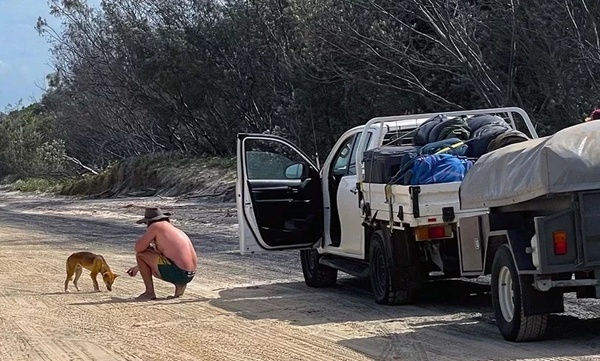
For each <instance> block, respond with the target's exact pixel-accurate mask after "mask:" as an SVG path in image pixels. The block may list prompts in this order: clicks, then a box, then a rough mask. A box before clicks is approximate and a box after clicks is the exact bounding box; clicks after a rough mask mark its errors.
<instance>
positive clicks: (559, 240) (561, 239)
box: [552, 231, 567, 256]
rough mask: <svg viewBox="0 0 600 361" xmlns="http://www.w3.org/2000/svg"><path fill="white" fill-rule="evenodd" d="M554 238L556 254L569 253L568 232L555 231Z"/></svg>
mask: <svg viewBox="0 0 600 361" xmlns="http://www.w3.org/2000/svg"><path fill="white" fill-rule="evenodd" d="M552 239H553V240H554V254H555V255H557V256H563V255H565V254H567V232H565V231H554V232H552Z"/></svg>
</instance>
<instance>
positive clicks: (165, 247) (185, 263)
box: [148, 222, 198, 271]
mask: <svg viewBox="0 0 600 361" xmlns="http://www.w3.org/2000/svg"><path fill="white" fill-rule="evenodd" d="M148 231H152V232H153V233H154V232H155V233H154V234H155V237H154V244H155V245H156V249H157V251H159V252H160V253H161V254H162V255H164V256H165V257H167V258H168V259H170V260H171V261H173V262H174V263H175V264H176V265H177V267H179V268H181V269H182V270H185V271H195V270H196V265H197V263H198V257H197V255H196V251H195V250H194V246H193V245H192V241H191V240H190V238H189V237H188V236H187V234H185V233H184V232H183V231H181V230H180V229H177V228H176V227H174V226H173V225H172V224H171V223H169V222H156V223H153V224H151V225H150V227H148Z"/></svg>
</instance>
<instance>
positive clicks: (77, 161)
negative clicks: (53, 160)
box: [65, 155, 99, 175]
mask: <svg viewBox="0 0 600 361" xmlns="http://www.w3.org/2000/svg"><path fill="white" fill-rule="evenodd" d="M65 159H67V160H68V161H71V162H73V163H75V164H77V165H78V166H80V167H82V168H84V169H86V170H88V171H90V172H92V173H93V174H96V175H98V174H99V173H98V171H96V170H94V169H92V168H90V167H88V166H87V165H85V164H83V163H81V161H80V160H79V159H77V158H73V157H69V156H68V155H65Z"/></svg>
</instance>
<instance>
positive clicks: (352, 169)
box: [348, 132, 373, 175]
mask: <svg viewBox="0 0 600 361" xmlns="http://www.w3.org/2000/svg"><path fill="white" fill-rule="evenodd" d="M372 135H373V133H371V132H369V133H367V141H366V142H365V145H364V146H365V148H366V147H368V146H369V142H370V141H371V136H372ZM361 137H362V133H358V134H357V135H356V138H355V140H354V145H353V146H352V156H351V157H350V163H349V165H348V175H355V174H356V153H358V151H357V148H358V143H359V142H360V138H361ZM362 152H364V149H363V150H362Z"/></svg>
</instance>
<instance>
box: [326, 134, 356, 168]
mask: <svg viewBox="0 0 600 361" xmlns="http://www.w3.org/2000/svg"><path fill="white" fill-rule="evenodd" d="M354 138H355V135H352V136H350V137H348V138H347V139H346V140H345V141H344V143H343V144H342V146H341V147H340V149H339V150H338V152H337V154H336V156H335V160H334V162H333V164H334V165H333V168H332V169H331V173H333V174H346V173H347V172H348V165H349V163H350V158H351V157H352V144H353V141H354Z"/></svg>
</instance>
